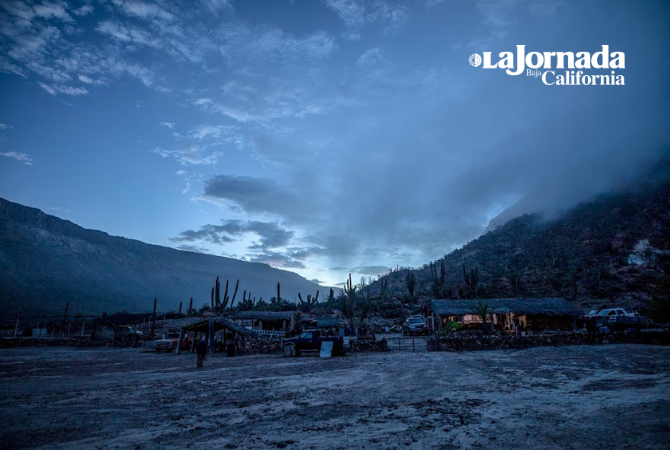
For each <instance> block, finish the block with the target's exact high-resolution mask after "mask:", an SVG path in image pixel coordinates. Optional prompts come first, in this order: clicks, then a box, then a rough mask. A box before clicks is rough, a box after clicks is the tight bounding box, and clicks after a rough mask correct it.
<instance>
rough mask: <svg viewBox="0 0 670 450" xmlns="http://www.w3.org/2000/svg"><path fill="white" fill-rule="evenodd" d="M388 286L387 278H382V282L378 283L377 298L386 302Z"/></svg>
mask: <svg viewBox="0 0 670 450" xmlns="http://www.w3.org/2000/svg"><path fill="white" fill-rule="evenodd" d="M388 285H389V280H388V278H384V279H383V280H380V282H379V297H380V298H381V299H382V300H386V293H387V292H388ZM331 291H332V289H331Z"/></svg>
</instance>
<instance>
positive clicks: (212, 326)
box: [207, 319, 214, 355]
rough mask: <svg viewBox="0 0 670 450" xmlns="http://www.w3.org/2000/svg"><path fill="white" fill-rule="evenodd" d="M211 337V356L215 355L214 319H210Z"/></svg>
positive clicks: (209, 330)
mask: <svg viewBox="0 0 670 450" xmlns="http://www.w3.org/2000/svg"><path fill="white" fill-rule="evenodd" d="M207 333H208V335H209V354H210V355H212V354H214V319H209V329H208V330H207Z"/></svg>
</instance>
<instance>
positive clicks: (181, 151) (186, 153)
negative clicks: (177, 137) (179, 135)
mask: <svg viewBox="0 0 670 450" xmlns="http://www.w3.org/2000/svg"><path fill="white" fill-rule="evenodd" d="M152 151H153V153H156V154H158V155H160V156H161V157H163V158H172V159H175V160H176V161H178V162H179V164H181V165H183V166H211V165H213V164H216V163H217V162H218V161H219V158H220V157H221V156H223V152H218V151H210V150H208V149H207V148H206V147H202V146H198V145H194V144H189V143H184V144H180V145H179V146H178V147H177V148H176V149H174V150H167V149H162V148H159V147H157V148H154V149H153V150H152Z"/></svg>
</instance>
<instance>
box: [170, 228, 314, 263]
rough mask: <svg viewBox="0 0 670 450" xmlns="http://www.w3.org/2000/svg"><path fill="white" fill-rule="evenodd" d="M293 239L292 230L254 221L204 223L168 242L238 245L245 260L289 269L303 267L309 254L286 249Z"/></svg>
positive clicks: (308, 252)
mask: <svg viewBox="0 0 670 450" xmlns="http://www.w3.org/2000/svg"><path fill="white" fill-rule="evenodd" d="M294 238H295V233H294V232H293V231H292V230H289V229H286V228H285V227H283V226H282V225H280V224H279V223H276V222H266V221H258V220H245V221H242V220H227V221H221V223H220V224H217V225H214V224H207V225H204V226H202V227H201V228H200V229H198V230H186V231H183V232H181V233H180V234H179V235H178V236H176V237H174V238H171V239H170V240H171V241H172V242H175V243H181V242H189V243H197V242H201V243H209V244H214V245H222V246H226V245H227V244H231V243H235V242H242V243H246V246H247V253H246V254H247V260H248V261H251V262H260V263H265V264H269V265H271V266H273V267H283V268H291V269H303V268H305V267H306V266H305V264H304V260H305V259H306V258H308V257H309V256H310V255H311V254H312V252H311V251H310V249H306V248H300V247H298V248H296V247H290V244H291V243H292V242H293V240H294Z"/></svg>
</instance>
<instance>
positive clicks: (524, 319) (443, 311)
mask: <svg viewBox="0 0 670 450" xmlns="http://www.w3.org/2000/svg"><path fill="white" fill-rule="evenodd" d="M479 302H482V304H487V305H488V306H489V311H491V310H492V311H493V313H492V314H491V313H489V314H490V315H489V316H487V317H488V318H487V323H491V322H492V323H493V325H494V327H495V328H497V329H500V330H510V331H517V330H518V331H525V330H533V331H539V330H546V329H553V330H572V329H574V327H575V319H576V318H577V317H579V316H581V315H582V312H581V311H579V310H578V309H577V308H575V307H574V306H573V305H572V304H571V303H570V302H568V301H567V300H565V299H564V298H490V299H481V300H431V301H430V306H429V308H428V310H427V312H426V318H427V322H428V325H429V326H430V327H431V329H432V330H436V329H439V328H440V327H442V326H444V325H446V324H447V323H449V322H452V321H455V322H457V323H458V324H459V325H461V326H465V327H468V326H471V327H480V326H481V323H482V319H481V317H479V316H478V315H477V314H476V313H475V312H474V311H475V310H476V309H477V306H478V305H479Z"/></svg>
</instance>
